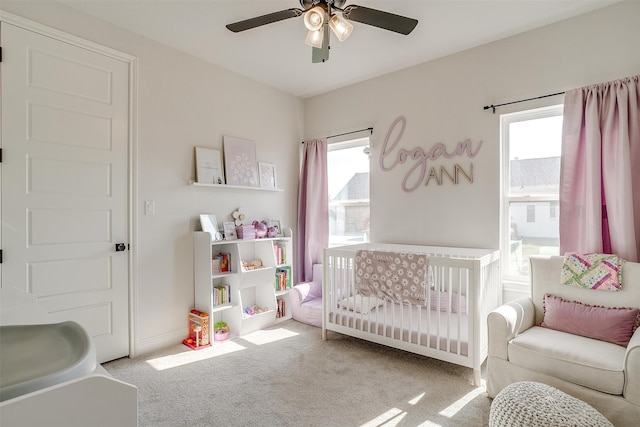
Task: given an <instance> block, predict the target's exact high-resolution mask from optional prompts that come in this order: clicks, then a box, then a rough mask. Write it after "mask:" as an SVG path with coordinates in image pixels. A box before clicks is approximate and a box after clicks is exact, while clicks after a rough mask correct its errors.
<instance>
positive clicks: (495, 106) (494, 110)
mask: <svg viewBox="0 0 640 427" xmlns="http://www.w3.org/2000/svg"><path fill="white" fill-rule="evenodd" d="M556 95H564V92H558V93H551V94H549V95H542V96H536V97H534V98H527V99H521V100H519V101H511V102H505V103H503V104H498V105H493V104H491V105H485V106H484V107H482V108H483V109H484V110H488V109H489V108H491V109H492V110H493V114H495V113H496V108H497V107H502V106H504V105H511V104H517V103H519V102H525V101H533V100H534V99H542V98H548V97H550V96H556Z"/></svg>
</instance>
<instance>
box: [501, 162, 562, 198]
mask: <svg viewBox="0 0 640 427" xmlns="http://www.w3.org/2000/svg"><path fill="white" fill-rule="evenodd" d="M509 168H510V170H511V177H510V186H511V188H512V190H514V191H516V192H517V191H518V189H523V190H524V191H527V190H538V191H539V190H542V189H546V188H555V189H557V188H558V184H559V182H560V157H544V158H538V159H523V160H520V159H515V160H511V161H510V162H509Z"/></svg>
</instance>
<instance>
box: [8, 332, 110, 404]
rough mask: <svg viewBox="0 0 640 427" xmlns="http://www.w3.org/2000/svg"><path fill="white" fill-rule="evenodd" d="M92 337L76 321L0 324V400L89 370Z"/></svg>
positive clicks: (93, 362)
mask: <svg viewBox="0 0 640 427" xmlns="http://www.w3.org/2000/svg"><path fill="white" fill-rule="evenodd" d="M97 365H98V363H97V359H96V351H95V347H94V345H93V341H92V340H91V337H90V336H89V334H88V333H87V332H86V330H85V329H84V328H83V327H82V326H81V325H79V324H78V323H76V322H72V321H68V322H62V323H48V324H38V325H4V326H0V402H2V401H5V400H7V399H12V398H14V397H17V396H21V395H23V394H26V393H31V392H34V391H36V390H40V389H44V388H46V387H50V386H52V385H55V384H60V383H63V382H65V381H69V380H72V379H74V378H80V377H82V376H85V375H89V374H92V373H93V372H95V370H96V368H97Z"/></svg>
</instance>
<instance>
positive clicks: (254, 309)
mask: <svg viewBox="0 0 640 427" xmlns="http://www.w3.org/2000/svg"><path fill="white" fill-rule="evenodd" d="M267 311H269V307H261V306H259V305H255V304H254V305H248V306H246V307H245V308H244V317H245V318H247V317H251V316H253V315H255V314H260V313H266V312H267Z"/></svg>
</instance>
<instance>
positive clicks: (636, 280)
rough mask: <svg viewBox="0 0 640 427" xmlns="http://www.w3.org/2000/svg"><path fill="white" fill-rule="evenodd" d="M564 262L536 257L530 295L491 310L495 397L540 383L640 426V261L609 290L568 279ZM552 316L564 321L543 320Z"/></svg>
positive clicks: (491, 390)
mask: <svg viewBox="0 0 640 427" xmlns="http://www.w3.org/2000/svg"><path fill="white" fill-rule="evenodd" d="M563 261H564V258H563V257H561V256H542V255H536V256H532V257H531V296H530V297H527V298H521V299H518V300H515V301H511V302H508V303H506V304H504V305H502V306H500V307H498V308H497V309H496V310H494V311H492V312H491V313H490V314H489V316H488V319H487V321H488V333H489V349H488V358H487V374H486V377H487V392H488V394H489V397H491V398H493V397H495V396H496V395H497V394H498V393H499V392H500V391H501V390H502V389H503V388H504V387H506V386H507V385H509V384H511V383H514V382H517V381H537V382H541V383H545V384H548V385H550V386H553V387H556V388H558V389H560V390H562V391H564V392H566V393H568V394H570V395H572V396H574V397H576V398H578V399H581V400H583V401H585V402H587V403H589V404H590V405H592V406H593V407H594V408H596V409H597V410H598V411H600V412H601V413H602V414H603V415H605V416H606V417H607V418H608V419H609V420H610V421H611V422H612V423H613V424H614V425H620V426H628V425H637V423H638V420H640V330H639V328H637V324H638V317H637V314H636V317H635V319H634V318H633V313H634V312H635V311H634V310H633V309H634V308H640V264H638V263H633V262H625V263H624V266H623V269H622V289H621V290H619V291H603V290H593V289H584V288H579V287H574V286H567V285H563V284H561V270H562V265H563ZM545 295H546V297H545ZM545 302H546V310H547V311H546V313H545V306H544V303H545ZM614 307H616V308H614ZM621 307H622V308H625V310H621V309H619V308H621ZM552 310H553V311H552ZM545 315H546V316H547V318H548V319H549V320H551V316H555V319H554V321H558V320H559V326H558V325H556V326H555V327H556V329H552V328H551V327H550V326H549V325H543V326H541V323H542V322H543V320H544V319H545ZM563 316H564V317H563ZM625 316H626V320H625V319H624V317H625ZM578 318H582V319H583V321H581V322H577V323H579V324H578V325H577V326H576V325H575V323H576V322H575V319H578ZM629 322H631V326H629ZM571 324H574V325H573V326H569V325H571ZM605 325H606V326H605ZM547 326H549V327H547ZM565 326H566V327H565ZM572 328H573V329H572ZM563 329H566V330H563Z"/></svg>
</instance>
